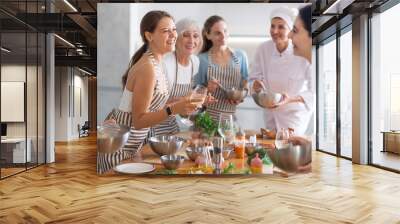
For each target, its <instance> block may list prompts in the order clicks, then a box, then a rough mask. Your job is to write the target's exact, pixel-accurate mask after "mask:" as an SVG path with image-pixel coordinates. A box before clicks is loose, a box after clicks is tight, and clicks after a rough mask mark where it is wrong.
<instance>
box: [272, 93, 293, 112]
mask: <svg viewBox="0 0 400 224" xmlns="http://www.w3.org/2000/svg"><path fill="white" fill-rule="evenodd" d="M290 102H291V99H290V97H289V96H288V95H287V94H286V93H282V98H281V101H279V102H278V103H276V104H274V105H272V106H270V107H268V108H269V109H274V108H278V107H280V106H283V105H285V104H288V103H290Z"/></svg>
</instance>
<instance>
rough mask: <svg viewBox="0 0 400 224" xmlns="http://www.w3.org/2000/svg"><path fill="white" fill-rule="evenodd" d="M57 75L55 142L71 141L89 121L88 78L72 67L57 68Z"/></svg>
mask: <svg viewBox="0 0 400 224" xmlns="http://www.w3.org/2000/svg"><path fill="white" fill-rule="evenodd" d="M55 73H56V79H55V86H56V88H55V89H56V91H55V123H56V127H55V141H69V140H72V139H76V138H78V136H79V135H78V134H79V133H78V124H80V125H81V126H82V125H83V124H84V122H85V121H87V120H88V105H89V103H88V78H87V77H86V76H83V75H84V74H83V73H81V72H80V71H79V70H77V69H75V68H72V67H56V70H55ZM79 96H80V97H79ZM79 106H81V110H82V114H81V113H80V110H79V109H80V108H79Z"/></svg>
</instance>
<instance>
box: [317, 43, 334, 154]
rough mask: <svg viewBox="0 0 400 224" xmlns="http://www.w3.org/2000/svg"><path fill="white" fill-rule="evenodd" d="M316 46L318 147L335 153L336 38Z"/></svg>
mask: <svg viewBox="0 0 400 224" xmlns="http://www.w3.org/2000/svg"><path fill="white" fill-rule="evenodd" d="M331 39H332V40H331V41H327V43H325V44H323V45H320V46H319V48H318V83H317V85H318V124H317V125H318V136H317V140H318V145H317V147H318V149H319V150H322V151H326V152H330V153H336V39H335V36H334V37H332V38H331Z"/></svg>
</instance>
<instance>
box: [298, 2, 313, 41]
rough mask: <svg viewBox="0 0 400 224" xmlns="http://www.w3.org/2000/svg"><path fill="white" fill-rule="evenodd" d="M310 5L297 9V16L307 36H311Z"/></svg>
mask: <svg viewBox="0 0 400 224" xmlns="http://www.w3.org/2000/svg"><path fill="white" fill-rule="evenodd" d="M311 16H312V15H311V5H307V6H304V7H303V8H301V9H300V10H299V17H300V19H301V21H302V22H303V26H304V29H305V30H306V31H307V32H308V36H309V37H311V36H312V31H311Z"/></svg>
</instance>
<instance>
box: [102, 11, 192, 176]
mask: <svg viewBox="0 0 400 224" xmlns="http://www.w3.org/2000/svg"><path fill="white" fill-rule="evenodd" d="M140 35H141V37H142V40H143V43H144V44H143V46H142V47H140V48H139V50H138V51H136V53H135V54H134V55H133V57H132V59H131V62H130V64H129V67H128V69H127V71H126V73H125V74H124V75H123V78H122V80H123V85H124V91H123V94H122V98H121V103H120V106H119V110H118V111H117V112H116V114H115V120H116V122H117V123H118V124H124V125H127V126H131V130H130V135H129V139H128V142H127V143H126V145H125V146H124V148H123V149H122V150H120V151H117V152H115V153H111V154H107V153H99V154H98V162H97V164H98V166H97V171H98V173H103V172H105V171H107V170H109V169H111V168H112V167H114V166H115V165H117V164H118V163H119V162H120V161H121V160H122V159H124V158H127V157H128V156H127V155H131V156H133V155H134V154H135V153H137V152H138V151H139V150H140V149H141V147H142V145H143V143H144V141H145V139H146V138H147V136H148V133H149V130H150V127H151V126H153V125H156V124H159V123H161V122H162V121H164V120H166V119H168V118H169V117H170V116H173V115H175V114H187V113H191V112H192V111H193V110H194V109H195V107H196V106H195V105H193V104H191V103H190V100H188V99H186V98H182V99H180V100H179V101H177V102H176V103H174V104H171V105H168V106H166V105H165V104H166V102H167V100H168V97H169V93H168V82H167V78H166V74H165V72H164V70H163V66H162V65H161V63H162V57H163V55H164V54H166V53H168V52H171V51H173V50H174V47H175V41H176V38H177V34H176V28H175V23H174V21H173V18H172V16H171V15H169V14H168V13H167V12H164V11H150V12H148V13H147V14H146V15H145V16H144V17H143V19H142V21H141V23H140ZM127 151H129V152H130V153H125V152H127Z"/></svg>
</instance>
